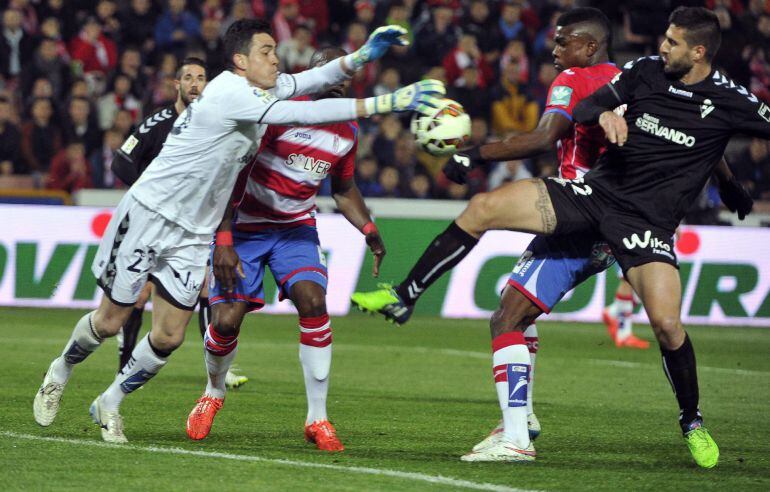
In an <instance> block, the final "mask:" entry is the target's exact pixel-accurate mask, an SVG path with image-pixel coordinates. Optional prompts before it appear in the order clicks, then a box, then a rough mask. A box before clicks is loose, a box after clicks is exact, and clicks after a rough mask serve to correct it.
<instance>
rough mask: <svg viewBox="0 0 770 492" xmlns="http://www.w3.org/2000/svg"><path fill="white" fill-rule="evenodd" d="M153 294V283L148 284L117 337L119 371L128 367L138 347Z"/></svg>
mask: <svg viewBox="0 0 770 492" xmlns="http://www.w3.org/2000/svg"><path fill="white" fill-rule="evenodd" d="M151 292H152V283H150V282H148V283H147V284H145V286H144V287H143V288H142V291H141V292H140V293H139V299H138V300H137V301H136V304H134V309H133V310H132V311H131V314H130V315H129V316H128V320H127V321H126V324H124V325H123V327H122V328H121V329H120V331H119V332H118V334H117V336H116V338H117V339H118V371H120V370H121V369H122V368H123V366H125V365H126V363H127V362H128V359H129V357H131V352H133V351H134V347H136V340H137V338H138V337H139V332H140V331H141V329H142V318H143V317H144V306H145V304H147V301H148V300H149V299H150V293H151Z"/></svg>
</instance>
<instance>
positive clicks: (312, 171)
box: [233, 121, 358, 231]
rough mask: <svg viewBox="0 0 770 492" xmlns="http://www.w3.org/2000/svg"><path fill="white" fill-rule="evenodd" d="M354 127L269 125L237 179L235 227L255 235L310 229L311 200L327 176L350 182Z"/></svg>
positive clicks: (355, 138) (348, 124) (345, 124)
mask: <svg viewBox="0 0 770 492" xmlns="http://www.w3.org/2000/svg"><path fill="white" fill-rule="evenodd" d="M357 148H358V123H356V122H355V121H352V122H343V123H333V124H330V125H323V126H309V127H302V126H299V127H298V126H277V125H270V127H268V129H267V132H265V135H264V136H263V137H262V146H261V147H260V148H259V151H258V152H257V155H256V157H255V158H254V160H253V161H252V163H251V165H250V166H247V167H246V169H244V171H243V172H241V175H240V176H239V178H238V183H237V185H236V188H235V193H234V195H233V196H234V197H235V198H236V199H237V200H238V208H237V209H236V213H235V220H234V224H235V228H236V229H237V230H241V231H259V230H263V229H273V228H280V227H294V226H298V225H300V224H308V225H315V210H316V204H315V197H316V193H317V192H318V189H319V188H320V186H321V181H323V180H324V179H325V178H326V176H328V175H333V176H336V177H339V178H342V179H349V178H352V177H353V173H354V169H355V156H356V150H357Z"/></svg>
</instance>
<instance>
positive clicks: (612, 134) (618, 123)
mask: <svg viewBox="0 0 770 492" xmlns="http://www.w3.org/2000/svg"><path fill="white" fill-rule="evenodd" d="M599 125H600V126H601V127H602V129H603V130H604V133H605V134H606V135H607V140H609V141H610V143H613V144H615V145H617V146H618V147H622V146H623V144H625V143H626V140H628V125H626V120H625V118H623V117H622V116H620V115H618V114H617V113H615V112H613V111H605V112H604V113H602V114H601V116H599Z"/></svg>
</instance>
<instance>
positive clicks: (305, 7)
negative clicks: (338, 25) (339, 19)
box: [299, 0, 329, 35]
mask: <svg viewBox="0 0 770 492" xmlns="http://www.w3.org/2000/svg"><path fill="white" fill-rule="evenodd" d="M299 14H300V15H301V16H302V17H304V18H305V19H308V20H309V21H310V22H309V24H308V25H309V26H310V28H311V29H312V32H313V33H314V35H315V34H320V33H324V32H326V30H327V29H329V2H328V1H327V0H300V2H299Z"/></svg>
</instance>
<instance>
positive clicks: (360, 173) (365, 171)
mask: <svg viewBox="0 0 770 492" xmlns="http://www.w3.org/2000/svg"><path fill="white" fill-rule="evenodd" d="M356 185H357V186H358V189H359V191H361V194H362V195H363V196H380V195H381V194H382V186H381V185H380V183H379V182H378V181H377V161H376V160H375V159H374V157H372V156H366V157H364V158H362V159H359V160H358V162H357V163H356Z"/></svg>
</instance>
